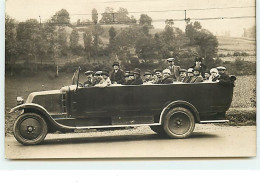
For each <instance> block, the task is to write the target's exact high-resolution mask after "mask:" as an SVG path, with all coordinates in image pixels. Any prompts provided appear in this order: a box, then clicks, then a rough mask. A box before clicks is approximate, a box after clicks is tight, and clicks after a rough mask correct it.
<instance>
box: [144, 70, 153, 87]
mask: <svg viewBox="0 0 260 185" xmlns="http://www.w3.org/2000/svg"><path fill="white" fill-rule="evenodd" d="M143 82H144V84H146V85H147V84H152V73H151V72H149V71H147V72H145V73H144V80H143Z"/></svg>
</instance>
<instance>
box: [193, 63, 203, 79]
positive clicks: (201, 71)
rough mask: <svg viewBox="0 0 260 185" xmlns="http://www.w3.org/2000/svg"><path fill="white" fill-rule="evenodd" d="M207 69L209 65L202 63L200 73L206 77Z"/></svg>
mask: <svg viewBox="0 0 260 185" xmlns="http://www.w3.org/2000/svg"><path fill="white" fill-rule="evenodd" d="M195 66H196V64H194V65H193V66H191V67H190V68H194V67H195ZM206 69H207V66H206V65H204V64H200V73H201V76H202V77H203V78H205V71H206Z"/></svg>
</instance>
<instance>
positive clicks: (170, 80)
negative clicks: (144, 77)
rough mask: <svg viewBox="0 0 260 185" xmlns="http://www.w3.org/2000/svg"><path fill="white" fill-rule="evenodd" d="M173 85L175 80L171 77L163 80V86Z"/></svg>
mask: <svg viewBox="0 0 260 185" xmlns="http://www.w3.org/2000/svg"><path fill="white" fill-rule="evenodd" d="M171 83H173V79H172V78H171V77H170V76H168V77H167V78H164V79H162V84H171Z"/></svg>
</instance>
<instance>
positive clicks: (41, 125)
mask: <svg viewBox="0 0 260 185" xmlns="http://www.w3.org/2000/svg"><path fill="white" fill-rule="evenodd" d="M233 79H234V80H233V81H232V80H231V83H230V84H229V85H222V84H220V83H194V84H190V83H174V84H154V85H117V86H113V85H111V86H109V87H105V88H99V87H86V88H84V87H81V86H80V83H79V70H78V75H77V79H76V82H77V85H70V86H66V87H62V88H61V89H60V90H51V91H41V92H33V93H31V94H30V95H29V96H28V98H27V100H26V102H25V103H24V102H23V100H22V99H21V98H19V97H18V98H17V100H18V104H19V105H18V106H16V107H14V108H13V109H11V111H10V112H14V111H21V114H20V116H19V117H18V118H17V119H16V121H15V124H14V136H15V138H16V140H17V141H18V142H20V143H22V144H24V145H33V144H39V143H41V142H42V141H43V140H44V138H45V137H46V135H47V133H52V132H56V131H61V132H74V130H75V129H115V128H119V127H122V128H124V127H135V126H144V125H148V126H150V128H151V129H152V130H153V131H154V132H156V133H157V134H160V135H164V136H168V137H170V138H186V137H188V136H189V135H190V134H191V133H192V132H193V130H194V127H195V123H198V124H204V123H223V122H226V121H228V120H226V119H225V113H226V111H227V110H228V109H229V107H230V104H231V102H232V97H233V88H234V84H233V83H234V81H235V77H233Z"/></svg>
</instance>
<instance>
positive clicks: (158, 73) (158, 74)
mask: <svg viewBox="0 0 260 185" xmlns="http://www.w3.org/2000/svg"><path fill="white" fill-rule="evenodd" d="M154 73H155V75H156V81H154V83H155V84H161V83H162V70H160V69H156V70H155V71H154Z"/></svg>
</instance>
